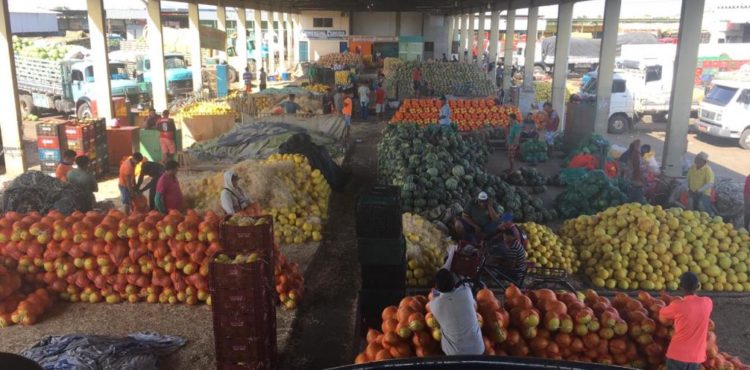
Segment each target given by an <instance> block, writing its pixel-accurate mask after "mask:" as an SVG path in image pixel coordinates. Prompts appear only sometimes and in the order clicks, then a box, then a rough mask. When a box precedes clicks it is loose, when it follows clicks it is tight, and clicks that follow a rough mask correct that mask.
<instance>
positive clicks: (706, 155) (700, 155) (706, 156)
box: [695, 152, 708, 161]
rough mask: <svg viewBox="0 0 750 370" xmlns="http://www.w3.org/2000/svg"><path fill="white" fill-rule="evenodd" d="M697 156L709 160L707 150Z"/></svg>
mask: <svg viewBox="0 0 750 370" xmlns="http://www.w3.org/2000/svg"><path fill="white" fill-rule="evenodd" d="M695 157H696V158H700V159H702V160H704V161H707V160H708V153H706V152H700V153H698V155H696V156H695Z"/></svg>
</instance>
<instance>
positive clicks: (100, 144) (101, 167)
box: [94, 119, 109, 178]
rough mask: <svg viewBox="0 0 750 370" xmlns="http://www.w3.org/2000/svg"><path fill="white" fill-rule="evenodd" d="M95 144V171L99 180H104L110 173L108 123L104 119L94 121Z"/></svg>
mask: <svg viewBox="0 0 750 370" xmlns="http://www.w3.org/2000/svg"><path fill="white" fill-rule="evenodd" d="M94 144H95V152H96V166H95V167H94V171H95V174H96V177H97V178H102V177H104V175H106V174H107V173H108V172H109V152H108V151H107V123H106V121H105V120H104V119H99V120H96V121H94Z"/></svg>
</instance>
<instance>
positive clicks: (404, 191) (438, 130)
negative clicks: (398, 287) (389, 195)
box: [378, 124, 557, 222]
mask: <svg viewBox="0 0 750 370" xmlns="http://www.w3.org/2000/svg"><path fill="white" fill-rule="evenodd" d="M487 154H488V152H487V149H486V146H483V145H480V144H478V143H475V142H471V141H467V140H463V139H462V138H461V137H460V136H459V135H458V133H456V132H455V131H454V130H453V129H451V128H449V127H441V126H437V125H433V126H426V127H419V126H417V125H415V124H399V125H390V126H388V127H387V128H386V131H385V134H384V136H383V141H382V142H381V143H380V144H379V146H378V170H379V176H380V180H381V182H383V183H386V184H389V185H395V186H398V187H400V188H401V199H402V206H403V207H402V208H403V211H404V212H413V213H418V214H420V215H422V216H424V217H426V218H428V219H430V220H434V219H438V218H440V216H441V215H442V213H443V212H444V211H445V209H446V208H447V207H449V206H451V205H453V204H455V203H459V204H461V205H464V204H466V203H468V202H469V201H470V200H471V199H473V198H474V197H476V196H477V194H479V192H481V191H485V192H487V194H488V195H489V196H490V197H491V198H493V199H495V200H496V201H497V203H498V204H499V205H500V206H501V207H502V208H503V210H504V211H509V212H512V213H513V215H514V218H515V219H516V220H519V221H535V222H542V221H548V220H552V219H555V218H556V217H557V215H556V213H555V212H554V210H545V209H543V204H542V201H541V200H540V199H536V198H534V197H532V196H530V195H529V194H528V193H527V192H526V191H525V190H524V189H521V188H517V187H515V186H513V185H510V184H508V183H507V182H505V181H503V180H502V179H501V178H500V177H498V176H495V175H491V174H488V173H487V172H485V171H484V169H483V165H484V163H485V162H486V160H487Z"/></svg>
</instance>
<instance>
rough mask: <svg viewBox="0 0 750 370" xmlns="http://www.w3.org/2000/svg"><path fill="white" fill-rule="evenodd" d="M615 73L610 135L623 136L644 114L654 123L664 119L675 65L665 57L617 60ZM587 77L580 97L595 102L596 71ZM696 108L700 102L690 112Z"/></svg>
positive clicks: (610, 112) (611, 99)
mask: <svg viewBox="0 0 750 370" xmlns="http://www.w3.org/2000/svg"><path fill="white" fill-rule="evenodd" d="M615 71H616V72H617V73H615V76H614V80H613V85H612V86H613V90H612V97H611V98H610V104H609V124H608V131H609V132H610V133H613V134H620V133H623V132H625V131H626V130H627V129H629V128H631V127H632V126H633V125H634V124H635V123H636V122H638V121H640V120H641V118H642V117H643V116H646V115H650V116H651V118H652V120H653V121H654V122H665V121H666V120H667V116H668V113H669V101H670V98H671V96H672V78H673V75H674V64H673V63H672V62H670V60H668V58H667V59H659V58H642V59H637V60H631V59H622V58H618V60H617V61H616V69H615ZM586 77H587V81H586V83H585V84H584V85H583V87H582V88H581V95H582V98H584V99H596V86H597V81H598V72H596V71H595V72H591V73H588V74H587V76H586ZM615 88H617V93H615ZM698 108H699V102H698V101H694V102H693V104H692V111H693V112H695V113H697V112H698Z"/></svg>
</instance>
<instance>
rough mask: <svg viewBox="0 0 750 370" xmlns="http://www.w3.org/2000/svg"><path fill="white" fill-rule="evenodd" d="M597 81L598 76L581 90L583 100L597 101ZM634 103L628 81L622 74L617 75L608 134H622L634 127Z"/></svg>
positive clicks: (610, 104)
mask: <svg viewBox="0 0 750 370" xmlns="http://www.w3.org/2000/svg"><path fill="white" fill-rule="evenodd" d="M597 81H598V79H597V78H596V76H591V78H590V79H589V80H588V82H587V83H586V85H584V86H583V87H582V88H581V97H582V98H583V100H587V101H592V100H593V101H596V87H597ZM633 101H634V94H633V91H632V90H630V88H629V87H628V80H626V79H625V77H624V76H622V75H621V74H619V73H615V74H614V79H613V81H612V96H611V98H610V100H609V121H608V123H607V132H609V133H613V134H621V133H623V132H625V131H626V130H627V129H628V128H630V127H631V126H632V125H633V122H634V119H635V112H634V110H633Z"/></svg>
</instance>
